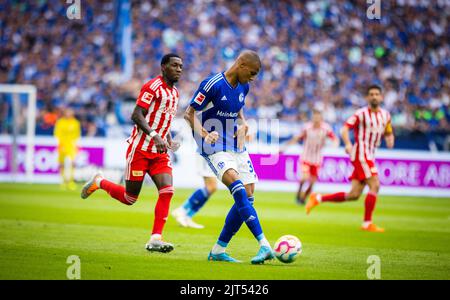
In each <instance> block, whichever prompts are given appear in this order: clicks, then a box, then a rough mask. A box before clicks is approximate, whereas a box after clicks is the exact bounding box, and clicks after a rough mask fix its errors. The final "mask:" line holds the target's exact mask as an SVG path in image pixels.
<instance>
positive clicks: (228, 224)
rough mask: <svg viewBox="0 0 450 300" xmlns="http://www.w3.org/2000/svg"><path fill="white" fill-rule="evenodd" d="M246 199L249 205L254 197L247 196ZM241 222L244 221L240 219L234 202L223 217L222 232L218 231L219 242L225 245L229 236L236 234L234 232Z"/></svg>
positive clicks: (229, 238) (229, 239)
mask: <svg viewBox="0 0 450 300" xmlns="http://www.w3.org/2000/svg"><path fill="white" fill-rule="evenodd" d="M248 201H249V202H250V204H251V205H253V201H254V198H253V197H249V198H248ZM242 223H244V221H242V219H241V216H240V215H239V211H238V209H237V206H236V203H235V204H233V206H232V207H231V209H230V211H229V212H228V215H227V217H226V219H225V225H224V226H223V229H222V232H221V233H220V236H219V242H221V243H223V244H226V245H227V244H228V243H229V242H230V241H231V238H232V237H233V236H234V235H235V234H236V232H238V231H239V229H240V228H241V225H242ZM219 245H220V244H219Z"/></svg>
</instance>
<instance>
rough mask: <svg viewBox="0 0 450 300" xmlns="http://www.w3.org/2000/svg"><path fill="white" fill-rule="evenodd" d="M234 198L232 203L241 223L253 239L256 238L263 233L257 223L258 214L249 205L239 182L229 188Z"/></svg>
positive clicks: (242, 186)
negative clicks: (248, 230) (251, 234)
mask: <svg viewBox="0 0 450 300" xmlns="http://www.w3.org/2000/svg"><path fill="white" fill-rule="evenodd" d="M228 188H229V189H230V192H231V194H232V195H233V198H234V203H235V204H236V208H237V210H238V212H239V215H240V216H241V219H242V221H244V222H245V224H247V227H248V228H249V229H250V231H251V232H252V233H253V236H254V237H255V238H258V237H259V236H261V234H262V233H263V231H262V228H261V224H260V223H259V219H258V214H257V213H256V210H255V208H254V207H253V206H252V205H251V203H250V201H249V200H248V198H247V192H246V191H245V187H244V185H243V184H242V182H241V181H240V180H236V181H235V182H233V183H232V184H231V185H230V186H229V187H228Z"/></svg>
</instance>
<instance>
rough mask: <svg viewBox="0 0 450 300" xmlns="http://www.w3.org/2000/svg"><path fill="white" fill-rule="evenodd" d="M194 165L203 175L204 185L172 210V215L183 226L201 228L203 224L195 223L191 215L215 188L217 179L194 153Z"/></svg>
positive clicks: (204, 162) (206, 164)
mask: <svg viewBox="0 0 450 300" xmlns="http://www.w3.org/2000/svg"><path fill="white" fill-rule="evenodd" d="M196 165H197V167H198V174H199V175H200V176H201V177H203V180H204V187H202V188H199V189H197V190H196V191H194V193H193V194H192V195H191V196H190V197H189V198H188V199H186V201H185V202H184V203H183V205H182V206H180V207H178V208H176V209H175V210H173V211H172V216H174V217H175V220H176V221H177V222H178V223H179V224H180V225H181V226H183V227H192V228H203V227H204V226H203V225H200V224H196V223H195V222H194V221H193V220H192V217H193V216H194V215H195V214H196V213H197V212H198V211H199V210H200V208H201V207H203V205H204V204H205V203H206V201H208V199H209V198H210V197H211V195H212V194H214V193H215V191H216V190H217V179H216V175H215V174H214V173H213V171H212V170H211V168H210V166H209V165H208V163H207V162H206V160H205V159H204V158H203V157H202V156H200V155H196Z"/></svg>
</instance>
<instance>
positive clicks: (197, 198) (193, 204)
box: [187, 188, 210, 218]
mask: <svg viewBox="0 0 450 300" xmlns="http://www.w3.org/2000/svg"><path fill="white" fill-rule="evenodd" d="M209 196H210V195H209V193H208V190H207V189H206V188H202V189H198V190H196V191H195V192H194V193H193V194H192V195H191V197H189V199H188V200H187V202H189V210H188V216H189V217H191V218H192V217H193V216H194V215H195V214H196V213H197V212H198V211H199V210H200V208H202V207H203V205H204V204H205V203H206V201H208V199H209Z"/></svg>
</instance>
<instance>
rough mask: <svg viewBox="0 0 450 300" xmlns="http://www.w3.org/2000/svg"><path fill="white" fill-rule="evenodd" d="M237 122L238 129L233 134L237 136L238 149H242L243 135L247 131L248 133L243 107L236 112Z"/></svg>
mask: <svg viewBox="0 0 450 300" xmlns="http://www.w3.org/2000/svg"><path fill="white" fill-rule="evenodd" d="M237 122H238V129H237V131H236V134H235V135H234V136H235V137H237V141H238V143H237V145H238V148H239V149H240V150H243V149H244V143H245V137H246V136H247V133H248V124H247V121H246V120H245V117H244V110H243V109H241V110H240V111H239V113H238V118H237Z"/></svg>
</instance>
